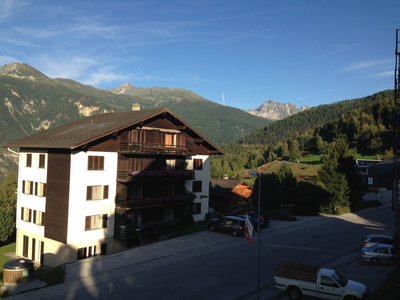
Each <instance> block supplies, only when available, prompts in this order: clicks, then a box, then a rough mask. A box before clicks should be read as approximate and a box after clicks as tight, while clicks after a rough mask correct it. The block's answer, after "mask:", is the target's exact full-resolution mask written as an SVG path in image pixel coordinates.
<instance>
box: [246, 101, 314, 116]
mask: <svg viewBox="0 0 400 300" xmlns="http://www.w3.org/2000/svg"><path fill="white" fill-rule="evenodd" d="M307 109H310V107H309V106H306V105H303V106H302V107H301V108H300V109H298V108H297V106H296V105H294V104H292V103H289V102H287V103H279V102H275V101H273V100H268V101H266V102H264V104H262V105H260V106H259V107H257V108H255V109H251V110H247V112H248V113H250V114H252V115H255V116H259V117H263V118H267V119H271V120H282V119H284V118H287V117H290V116H292V115H294V114H297V113H298V112H301V111H304V110H307Z"/></svg>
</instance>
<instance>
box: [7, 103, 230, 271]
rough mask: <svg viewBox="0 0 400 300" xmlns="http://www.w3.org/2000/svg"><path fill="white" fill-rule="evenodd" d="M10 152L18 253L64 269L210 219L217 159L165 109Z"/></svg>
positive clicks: (120, 117) (70, 128)
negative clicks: (14, 159)
mask: <svg viewBox="0 0 400 300" xmlns="http://www.w3.org/2000/svg"><path fill="white" fill-rule="evenodd" d="M3 147H8V148H17V151H18V153H19V171H18V173H19V174H18V175H19V176H18V187H19V188H18V200H17V206H18V208H17V255H19V256H24V257H26V258H29V259H32V260H34V261H37V262H40V263H41V264H44V265H48V266H56V265H59V264H61V263H66V262H71V261H75V260H77V259H82V258H87V257H91V256H95V255H99V254H106V253H111V252H115V251H118V250H120V249H124V248H127V247H130V246H133V245H136V244H138V241H139V240H140V238H142V237H145V236H148V235H152V234H162V233H167V232H170V231H173V230H176V229H177V228H182V227H185V226H188V225H189V224H191V223H193V222H197V221H199V220H203V219H204V216H205V214H206V213H207V212H208V199H209V195H208V193H209V192H208V182H209V171H210V155H213V154H223V152H222V151H221V150H220V149H219V148H218V147H216V146H215V145H213V144H212V143H211V142H210V141H209V140H207V139H206V138H205V137H203V136H202V135H201V134H200V133H199V132H197V131H196V130H195V129H194V128H192V127H191V126H190V125H189V124H187V123H186V122H185V121H183V120H182V119H180V118H179V117H178V116H176V115H175V114H174V113H173V112H172V111H170V110H169V109H165V108H160V109H149V110H142V111H140V110H136V111H129V112H114V113H104V114H97V115H93V116H90V117H87V118H83V119H80V120H77V121H74V122H71V123H68V124H65V125H62V126H59V127H55V128H53V129H49V130H46V131H43V132H40V133H38V134H35V135H32V136H29V137H26V138H23V139H19V140H16V141H13V142H10V143H8V144H6V145H4V146H3Z"/></svg>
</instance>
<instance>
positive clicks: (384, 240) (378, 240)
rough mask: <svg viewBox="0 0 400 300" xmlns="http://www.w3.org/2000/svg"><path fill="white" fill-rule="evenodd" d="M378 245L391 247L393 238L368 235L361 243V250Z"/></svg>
mask: <svg viewBox="0 0 400 300" xmlns="http://www.w3.org/2000/svg"><path fill="white" fill-rule="evenodd" d="M378 244H387V245H393V237H392V236H390V235H379V234H369V235H367V236H366V237H364V238H363V239H362V241H361V248H369V247H373V246H376V245H378Z"/></svg>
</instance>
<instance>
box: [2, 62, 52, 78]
mask: <svg viewBox="0 0 400 300" xmlns="http://www.w3.org/2000/svg"><path fill="white" fill-rule="evenodd" d="M0 75H5V76H12V77H17V78H26V79H30V80H37V79H49V77H47V76H46V75H44V74H43V73H41V72H39V71H38V70H36V69H35V68H33V67H31V66H30V65H28V64H25V63H18V62H16V63H11V64H5V65H3V66H2V67H1V68H0Z"/></svg>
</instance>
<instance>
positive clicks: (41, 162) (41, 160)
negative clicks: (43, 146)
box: [39, 154, 45, 168]
mask: <svg viewBox="0 0 400 300" xmlns="http://www.w3.org/2000/svg"><path fill="white" fill-rule="evenodd" d="M44 158H45V155H44V154H40V155H39V168H44V165H45V163H44Z"/></svg>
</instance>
